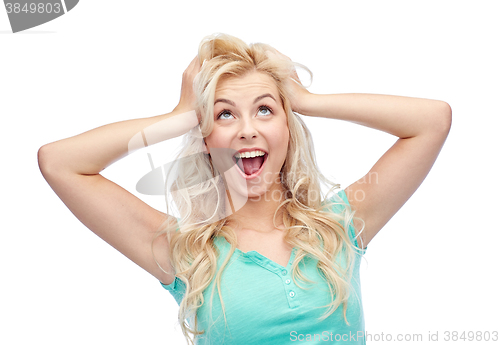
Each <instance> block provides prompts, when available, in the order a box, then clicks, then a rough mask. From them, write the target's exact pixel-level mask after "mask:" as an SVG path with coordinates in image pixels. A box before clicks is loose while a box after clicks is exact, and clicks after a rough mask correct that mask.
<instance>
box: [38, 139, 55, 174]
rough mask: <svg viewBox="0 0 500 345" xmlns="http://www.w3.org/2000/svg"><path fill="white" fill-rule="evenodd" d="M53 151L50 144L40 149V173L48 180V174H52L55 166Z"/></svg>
mask: <svg viewBox="0 0 500 345" xmlns="http://www.w3.org/2000/svg"><path fill="white" fill-rule="evenodd" d="M51 151H52V150H51V146H50V144H47V145H43V146H42V147H40V148H39V149H38V154H37V159H38V168H39V169H40V172H41V173H42V175H43V177H44V178H45V179H47V174H48V173H49V172H50V169H51V167H52V166H53V160H52V159H51V157H52V154H51Z"/></svg>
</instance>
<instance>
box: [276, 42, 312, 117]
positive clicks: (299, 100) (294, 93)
mask: <svg viewBox="0 0 500 345" xmlns="http://www.w3.org/2000/svg"><path fill="white" fill-rule="evenodd" d="M267 56H268V57H269V58H270V59H281V60H286V61H288V62H290V63H292V60H291V59H290V58H289V57H288V56H286V55H285V54H282V53H280V52H279V51H278V50H276V49H275V50H274V52H272V51H267ZM287 89H288V91H289V92H290V95H289V98H290V103H291V106H292V110H293V111H295V112H298V113H300V112H301V109H302V108H303V107H302V104H303V103H304V98H305V97H307V95H309V94H310V92H309V91H307V89H306V88H305V87H304V86H303V85H302V83H301V81H300V78H299V75H298V74H297V71H296V70H295V67H292V68H291V69H290V77H289V79H288V83H287Z"/></svg>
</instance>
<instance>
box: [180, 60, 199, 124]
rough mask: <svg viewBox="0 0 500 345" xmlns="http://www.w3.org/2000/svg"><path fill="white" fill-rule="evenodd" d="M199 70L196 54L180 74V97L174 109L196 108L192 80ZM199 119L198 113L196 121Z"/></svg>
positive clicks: (187, 109) (189, 109)
mask: <svg viewBox="0 0 500 345" xmlns="http://www.w3.org/2000/svg"><path fill="white" fill-rule="evenodd" d="M200 70H201V64H200V60H199V58H198V56H195V58H194V59H193V60H192V61H191V63H190V64H189V66H188V67H187V68H186V70H185V71H184V73H183V74H182V87H181V98H180V100H179V104H177V106H176V107H175V109H177V110H179V111H185V112H187V111H191V110H194V109H196V95H195V92H194V88H193V81H194V78H195V77H196V75H197V74H198V73H199V72H200ZM199 120H200V115H199V114H198V121H199Z"/></svg>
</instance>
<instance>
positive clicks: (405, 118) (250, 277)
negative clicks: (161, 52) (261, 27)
mask: <svg viewBox="0 0 500 345" xmlns="http://www.w3.org/2000/svg"><path fill="white" fill-rule="evenodd" d="M295 65H297V64H294V63H293V62H292V61H291V60H290V59H288V58H287V57H286V56H284V55H282V54H280V53H279V52H278V51H276V50H275V49H273V48H272V47H270V46H268V45H264V44H253V45H250V46H248V45H247V44H245V43H244V42H242V41H241V40H239V39H237V38H235V37H232V36H229V35H222V34H220V35H214V36H209V37H207V38H205V39H204V40H203V41H202V43H201V45H200V48H199V53H198V56H197V57H196V58H195V59H194V60H193V61H192V62H191V64H190V65H189V67H188V68H187V69H186V71H185V72H184V75H183V82H182V89H181V99H180V101H179V104H178V105H177V107H176V108H175V109H174V110H173V111H172V113H170V114H165V115H160V116H156V117H151V118H145V119H136V120H129V121H123V122H118V123H113V124H109V125H106V126H103V127H99V128H96V129H94V130H91V131H88V132H85V133H82V134H80V135H77V136H75V137H72V138H68V139H64V140H60V141H57V142H54V143H50V144H47V145H45V146H43V147H42V148H40V150H39V164H40V168H41V171H42V173H43V175H44V177H45V178H46V180H47V181H48V183H49V184H50V185H51V187H52V188H53V189H54V191H55V192H56V193H57V194H58V195H59V197H60V198H61V199H62V200H63V202H64V203H65V204H66V205H67V206H68V207H69V208H70V210H71V211H72V212H73V213H74V214H75V215H76V216H77V217H78V219H80V220H81V221H82V222H83V223H84V224H85V225H86V226H88V227H89V229H91V230H92V231H94V232H95V233H96V234H97V235H99V236H100V237H101V238H103V239H104V240H105V241H107V242H108V243H110V244H111V245H112V246H114V247H115V248H116V249H118V250H119V251H120V252H122V253H123V254H125V255H126V256H127V257H129V258H130V259H131V260H133V261H134V262H135V263H137V264H138V265H139V266H141V267H143V268H144V269H145V270H147V271H148V272H150V273H151V274H152V275H153V276H155V277H156V278H157V279H158V280H159V281H160V282H161V284H162V285H163V287H164V288H165V289H167V290H168V291H169V292H170V293H171V294H172V295H173V296H174V297H175V299H176V300H177V302H178V303H179V305H180V309H179V321H180V323H181V327H182V330H183V332H184V334H185V335H186V339H187V340H188V341H189V342H192V341H191V338H192V337H194V342H195V343H197V344H221V343H224V344H254V343H255V344H288V343H293V342H296V341H300V340H309V341H313V340H315V341H316V342H318V343H321V342H322V341H330V342H335V341H336V342H339V343H342V344H347V343H351V344H363V343H365V340H364V318H363V309H362V302H361V294H360V285H359V264H360V258H361V256H362V255H363V253H364V252H365V250H366V246H367V245H368V243H369V242H370V241H371V239H372V238H373V237H374V236H375V235H376V234H377V232H378V231H379V230H380V229H381V228H382V227H383V226H384V225H385V224H386V223H387V222H388V221H389V219H391V217H392V216H393V215H394V214H395V213H396V212H397V211H398V210H399V209H400V208H401V206H403V204H404V203H405V202H406V201H407V200H408V199H409V198H410V196H411V195H412V194H413V193H414V192H415V190H416V189H417V188H418V186H419V185H420V184H421V183H422V181H423V180H424V178H425V176H426V175H427V174H428V172H429V170H430V169H431V167H432V164H433V163H434V161H435V160H436V158H437V156H438V154H439V151H440V150H441V147H442V145H443V144H444V142H445V140H446V137H447V135H448V132H449V129H450V126H451V109H450V106H449V105H448V104H447V103H445V102H442V101H436V100H428V99H418V98H408V97H399V96H388V95H372V94H333V95H318V94H312V93H310V92H308V91H307V90H306V89H305V88H304V87H303V86H302V85H301V84H300V81H299V80H298V77H297V75H296V73H295V69H294V66H295ZM296 113H300V114H302V115H305V116H320V117H327V118H332V119H340V120H346V121H351V122H354V123H358V124H361V125H364V126H368V127H372V128H375V129H379V130H382V131H385V132H388V133H391V134H393V135H396V136H398V137H399V138H400V139H399V140H398V141H397V142H396V143H395V144H394V145H393V146H392V147H391V148H390V149H389V150H388V151H387V152H386V153H385V154H384V155H383V156H382V157H381V158H380V159H379V160H378V162H377V163H376V164H375V165H374V166H373V168H372V169H371V170H370V171H369V172H368V173H367V176H370V177H373V176H376V178H369V179H366V178H364V177H363V178H361V179H360V180H359V181H358V182H356V183H353V184H352V185H350V186H348V187H347V188H345V189H344V190H341V191H338V192H337V193H333V192H334V191H335V189H338V188H339V185H337V184H333V183H331V182H330V181H328V180H327V179H326V178H325V177H324V176H323V175H322V174H321V173H320V172H319V170H318V168H317V165H316V160H315V157H314V150H313V144H312V140H311V134H310V133H309V131H308V129H307V127H306V126H305V124H304V123H303V121H302V120H301V118H300V117H299V116H298V115H297V114H296ZM181 134H186V135H185V137H184V139H185V140H184V145H183V150H182V152H181V153H180V154H179V156H178V160H177V173H176V174H175V175H174V176H173V183H172V184H171V186H170V187H169V190H168V192H169V193H170V195H171V196H172V198H173V200H174V202H175V205H176V207H177V209H178V212H179V214H180V218H175V217H173V216H171V215H168V213H170V212H168V208H167V214H164V213H162V212H159V211H157V210H155V209H153V208H151V207H149V206H148V205H146V204H145V203H143V202H142V201H141V200H139V199H138V198H136V197H135V196H133V195H132V194H130V193H129V192H127V191H126V190H124V189H122V188H121V187H120V186H118V185H116V184H114V183H113V182H111V181H109V180H107V179H105V178H104V177H102V176H101V175H100V174H99V173H100V172H101V171H102V170H103V169H104V168H105V167H106V166H108V165H110V164H111V163H113V162H114V161H116V160H118V159H120V158H121V157H123V156H124V155H126V154H127V153H129V152H130V151H133V150H135V149H137V148H140V147H142V146H147V145H151V144H153V143H155V142H159V141H162V140H166V139H169V138H171V137H174V136H178V135H181ZM334 148H335V145H334V144H332V150H333V149H334ZM322 183H323V184H324V185H325V186H327V187H328V192H327V193H324V190H323V188H322ZM167 206H168V205H167ZM354 213H355V214H356V218H354ZM354 220H356V222H354ZM320 338H321V339H320Z"/></svg>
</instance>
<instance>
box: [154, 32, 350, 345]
mask: <svg viewBox="0 0 500 345" xmlns="http://www.w3.org/2000/svg"><path fill="white" fill-rule="evenodd" d="M269 52H271V53H275V52H276V50H275V49H274V48H272V47H271V46H269V45H266V44H262V43H254V44H251V45H247V44H246V43H245V42H243V41H242V40H240V39H238V38H236V37H232V36H229V35H226V34H216V35H211V36H207V37H205V38H204V39H203V40H202V42H201V44H200V46H199V51H198V57H199V59H200V62H201V63H203V65H202V68H201V71H200V73H199V74H198V75H197V77H196V78H195V82H194V87H195V91H196V97H197V102H198V104H197V112H198V114H200V116H201V120H200V125H199V126H198V127H196V128H194V129H193V130H191V131H190V132H189V133H187V134H186V135H185V136H184V139H183V143H182V149H181V151H180V153H179V154H178V155H177V157H176V158H177V159H176V162H177V164H178V165H177V173H175V174H174V178H173V182H172V184H171V186H170V187H168V186H167V188H166V195H168V193H169V192H170V195H171V196H172V199H173V201H174V203H175V205H176V207H177V210H178V212H179V214H180V219H179V221H178V223H177V224H172V222H166V223H165V224H164V225H163V226H162V228H161V230H160V231H159V233H158V234H157V236H160V235H165V236H167V238H168V242H169V250H170V252H169V257H170V263H171V265H172V267H173V268H174V271H175V276H176V277H177V278H179V279H180V280H181V281H182V282H183V283H184V284H185V286H186V290H185V295H184V298H183V299H182V301H181V303H180V307H179V314H178V318H179V323H180V325H181V328H182V332H183V334H184V336H185V337H186V339H187V340H188V342H189V343H190V344H193V341H192V340H191V335H193V336H194V337H196V336H197V335H200V334H203V333H204V331H203V330H198V329H197V326H198V322H197V316H196V313H197V310H198V308H199V307H200V306H201V305H203V303H205V301H204V297H203V292H204V290H205V289H206V288H207V287H208V286H209V284H210V283H211V282H212V281H213V280H214V279H215V283H214V284H215V286H216V287H217V291H218V293H219V298H220V300H221V305H222V310H223V313H224V319H225V308H224V302H223V301H222V295H221V290H220V281H221V274H222V272H223V270H224V268H225V266H226V264H227V263H228V261H229V258H230V257H231V255H232V254H233V253H234V250H235V249H236V245H237V238H236V234H235V231H234V228H232V226H230V224H229V222H228V219H227V217H226V216H225V212H226V205H225V202H226V188H225V181H224V180H223V177H222V176H223V175H222V174H221V173H220V172H219V171H217V168H216V167H215V166H214V165H213V164H212V160H211V157H210V155H209V154H204V153H203V154H200V153H201V152H203V151H204V141H203V138H204V137H207V136H208V135H209V134H210V133H211V131H212V129H213V125H214V116H213V107H214V96H215V89H216V86H217V83H218V82H219V81H220V80H222V78H229V77H242V76H244V75H245V74H246V73H249V72H253V71H257V72H261V73H264V74H267V75H269V76H271V77H272V78H273V80H274V81H275V82H276V85H277V88H278V90H279V95H280V99H281V103H282V105H283V109H284V110H285V113H286V116H287V122H288V128H289V133H290V139H289V144H288V152H287V155H286V159H285V162H284V164H283V167H282V169H281V171H280V178H281V183H282V185H283V188H284V191H285V200H284V201H283V202H282V203H281V204H280V205H279V206H278V208H277V210H276V211H275V213H274V218H273V222H274V224H275V225H276V216H277V214H278V211H279V210H280V209H282V211H283V212H282V214H283V224H284V226H285V238H284V239H285V241H286V242H287V243H288V244H289V245H291V246H292V247H296V248H297V251H296V257H295V260H294V262H293V264H292V277H293V280H294V282H295V283H296V284H297V285H298V286H299V287H301V288H305V287H303V286H301V283H299V281H300V282H302V283H308V282H311V281H310V280H309V279H307V277H306V276H305V275H304V274H303V272H302V271H301V270H300V268H299V263H300V262H301V261H302V260H303V259H304V258H306V257H309V258H312V259H315V260H317V261H318V264H317V268H318V270H319V271H320V272H321V273H322V274H323V276H324V278H325V280H326V282H327V284H328V287H329V291H330V295H331V298H330V303H329V304H328V305H326V306H324V307H325V308H326V311H325V313H324V314H323V316H322V317H321V318H320V320H324V319H325V318H327V317H328V316H329V315H331V314H332V313H333V312H335V310H336V309H337V308H338V307H339V306H340V305H341V304H342V305H343V312H344V320H345V321H346V323H348V322H347V318H346V312H347V300H348V297H349V292H350V279H351V276H352V269H353V263H354V259H355V255H356V251H357V250H359V249H358V248H356V247H355V246H354V244H353V243H352V241H351V240H350V239H349V235H348V233H347V228H344V226H343V224H349V223H350V222H351V221H352V219H353V216H354V211H352V210H351V208H350V207H349V205H348V204H345V203H343V201H342V200H341V199H340V198H337V199H333V198H329V197H328V196H329V195H330V194H331V193H333V192H334V191H335V189H338V188H340V185H339V184H335V183H333V182H331V181H329V180H328V179H327V178H326V177H325V176H324V175H323V174H321V172H320V171H319V169H318V167H317V163H316V158H315V155H314V147H313V141H312V137H311V134H310V132H309V130H308V129H307V127H306V125H305V124H304V122H303V121H302V119H301V118H300V117H299V116H298V115H296V114H295V113H294V112H293V111H292V108H291V105H290V101H289V97H288V95H289V94H290V92H289V90H288V89H287V83H286V81H287V78H289V77H290V73H291V72H292V71H293V69H294V68H295V66H300V67H302V68H304V69H305V70H306V71H308V72H309V73H310V75H311V77H312V73H311V72H310V71H309V70H308V69H307V68H306V67H304V66H302V65H300V64H297V63H294V62H291V61H287V60H284V59H280V58H277V56H276V55H274V54H269ZM200 132H201V135H200ZM171 173H172V171H170V172H169V174H168V175H169V176H170V175H171ZM321 183H323V184H325V185H326V186H327V187H328V192H327V193H325V194H323V192H322V190H321ZM167 199H168V198H167ZM334 200H337V202H335V201H334ZM168 203H169V202H168V200H167V212H168ZM338 203H342V204H343V205H344V206H345V211H344V212H342V214H336V213H333V212H332V211H331V206H333V205H334V204H338ZM216 236H224V237H225V239H226V240H227V242H228V243H229V244H230V245H231V250H230V253H229V255H228V257H227V258H226V260H225V261H224V262H223V263H222V265H221V268H220V269H219V270H218V271H217V256H218V254H217V251H216V248H215V245H214V242H213V241H214V238H215V237H216ZM341 256H344V260H337V259H338V258H339V257H341ZM155 260H156V259H155ZM342 261H343V262H344V264H341V262H342ZM157 263H158V262H157ZM158 265H159V264H158ZM159 266H160V265H159ZM160 268H161V267H160ZM162 270H163V269H162ZM163 271H164V270H163ZM164 272H165V271H164ZM212 297H213V291H212Z"/></svg>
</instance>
